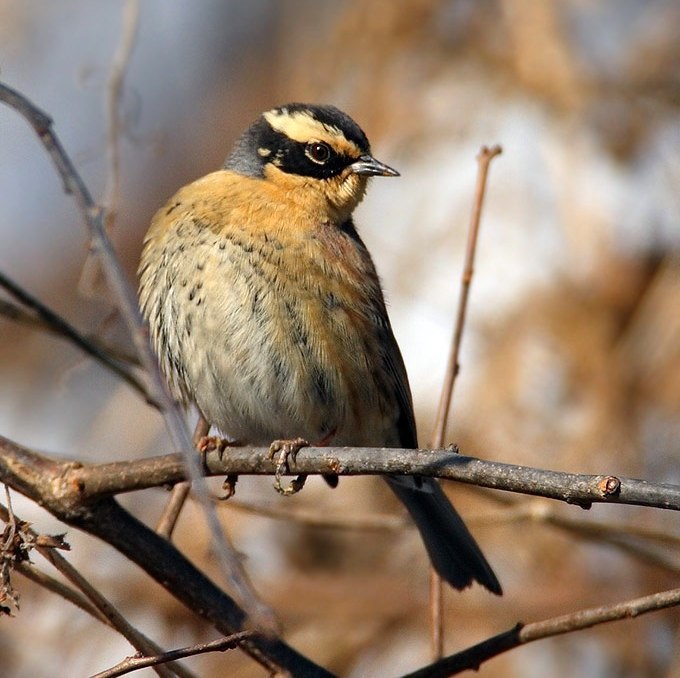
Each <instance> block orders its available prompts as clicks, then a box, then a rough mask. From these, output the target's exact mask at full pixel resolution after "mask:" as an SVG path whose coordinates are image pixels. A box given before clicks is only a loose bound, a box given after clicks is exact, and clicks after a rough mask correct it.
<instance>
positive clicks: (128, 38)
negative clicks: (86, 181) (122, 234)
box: [78, 0, 139, 295]
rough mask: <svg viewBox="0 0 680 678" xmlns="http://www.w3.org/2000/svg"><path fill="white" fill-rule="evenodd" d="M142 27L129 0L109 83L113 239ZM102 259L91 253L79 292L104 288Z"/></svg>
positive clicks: (108, 190) (135, 1)
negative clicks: (127, 90) (126, 107)
mask: <svg viewBox="0 0 680 678" xmlns="http://www.w3.org/2000/svg"><path fill="white" fill-rule="evenodd" d="M138 28H139V0H126V1H125V4H124V5H123V11H122V30H121V34H120V39H119V41H118V47H117V48H116V52H115V54H114V55H113V59H112V61H111V72H110V73H109V78H108V81H107V83H106V102H105V115H106V159H107V172H106V185H105V187H104V197H103V200H102V202H103V204H104V208H105V210H106V212H105V214H104V228H105V229H106V232H107V233H108V234H109V236H111V234H112V233H113V228H114V225H115V222H116V218H117V216H118V209H119V205H120V143H119V141H120V129H121V115H120V109H121V100H122V94H123V86H124V83H125V76H126V74H127V69H128V64H129V62H130V57H131V56H132V52H133V50H134V47H135V44H136V39H137V32H138ZM102 283H103V281H102V270H101V262H100V260H99V257H97V256H95V255H94V253H93V252H90V253H89V254H88V257H87V259H86V260H85V264H84V266H83V271H82V273H81V277H80V282H79V285H78V287H79V289H80V290H81V292H83V293H85V294H87V295H97V294H98V293H99V292H100V288H101V287H102Z"/></svg>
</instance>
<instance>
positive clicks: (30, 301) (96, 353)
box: [0, 271, 156, 405]
mask: <svg viewBox="0 0 680 678" xmlns="http://www.w3.org/2000/svg"><path fill="white" fill-rule="evenodd" d="M0 287H2V288H4V289H5V290H7V292H9V294H11V295H12V296H13V297H14V298H15V299H16V300H17V301H19V302H20V303H21V304H22V305H23V306H25V307H26V308H30V309H31V310H33V311H35V313H36V314H37V315H38V317H39V318H40V319H41V320H42V321H43V322H44V323H45V324H46V325H47V326H48V327H50V328H51V329H52V331H53V332H54V333H55V334H58V335H59V336H62V337H65V338H66V339H68V340H69V341H70V342H71V343H72V344H73V345H74V346H77V347H78V348H79V349H80V350H81V351H83V352H84V353H86V354H87V355H89V356H90V357H92V358H94V359H95V360H97V361H98V362H100V363H101V364H102V365H103V366H104V367H106V368H107V369H109V370H111V371H112V372H113V373H114V374H116V375H117V376H119V377H120V378H121V379H122V380H123V381H125V382H126V383H127V384H129V385H130V386H132V388H133V389H135V390H136V391H137V392H138V393H139V394H141V395H142V396H143V397H144V399H145V400H146V401H147V402H148V403H149V404H151V405H155V404H156V403H154V402H153V400H152V398H151V396H150V395H149V393H148V392H147V390H146V386H145V385H144V384H143V383H142V382H141V381H140V380H139V379H138V378H137V376H136V375H135V374H134V372H133V371H132V370H131V369H130V368H129V367H128V366H127V365H126V364H125V363H123V362H122V361H120V360H117V359H115V358H112V357H111V355H109V353H107V352H106V351H105V350H104V349H102V348H101V347H100V346H98V345H97V344H95V343H93V342H92V341H91V340H89V339H87V338H86V337H85V336H83V335H82V334H81V333H80V332H78V330H76V329H75V328H74V327H73V326H72V325H70V324H69V323H68V322H67V321H66V320H64V319H63V318H62V317H61V316H60V315H58V314H57V313H55V312H54V311H53V310H52V309H50V308H48V307H47V306H46V305H45V304H43V303H42V302H41V301H40V300H39V299H37V298H36V297H34V296H33V295H32V294H30V293H29V292H27V291H26V290H25V289H23V288H22V287H20V286H19V285H17V283H16V282H14V281H13V280H11V279H10V278H9V277H8V276H6V275H5V274H4V273H3V272H2V271H0Z"/></svg>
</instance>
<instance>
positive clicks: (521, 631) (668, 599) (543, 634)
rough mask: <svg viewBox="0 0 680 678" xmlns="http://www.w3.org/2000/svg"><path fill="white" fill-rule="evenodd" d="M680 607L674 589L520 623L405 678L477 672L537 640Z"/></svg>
mask: <svg viewBox="0 0 680 678" xmlns="http://www.w3.org/2000/svg"><path fill="white" fill-rule="evenodd" d="M677 605H680V589H671V590H669V591H662V592H660V593H654V594H652V595H649V596H644V597H643V598H635V599H634V600H628V601H626V602H623V603H615V604H613V605H604V606H602V607H594V608H589V609H586V610H579V611H578V612H573V613H571V614H565V615H561V616H559V617H553V618H552V619H546V620H544V621H540V622H535V623H533V624H527V625H526V626H524V625H522V624H518V625H517V626H515V627H514V628H512V629H510V630H509V631H505V632H504V633H500V634H498V635H497V636H494V637H493V638H489V639H487V640H485V641H483V642H481V643H479V644H478V645H474V646H473V647H470V648H468V649H466V650H463V651H462V652H458V653H457V654H454V655H450V656H449V657H445V658H444V659H441V660H439V661H438V662H435V663H433V664H430V665H429V666H425V667H423V668H421V669H419V670H418V671H414V672H413V673H409V674H407V675H406V676H403V677H402V678H445V677H446V676H453V675H456V674H458V673H462V672H463V671H467V670H470V669H474V670H477V669H478V668H479V666H480V665H481V664H482V663H483V662H485V661H488V660H489V659H491V658H492V657H496V656H498V655H499V654H502V653H503V652H507V651H508V650H511V649H513V648H515V647H518V646H520V645H525V644H526V643H530V642H532V641H534V640H541V639H543V638H550V637H553V636H557V635H561V634H563V633H571V632H573V631H580V630H582V629H587V628H590V627H592V626H596V625H598V624H605V623H607V622H612V621H618V620H621V619H630V618H632V617H637V616H639V615H641V614H646V613H647V612H655V611H657V610H663V609H665V608H668V607H675V606H677Z"/></svg>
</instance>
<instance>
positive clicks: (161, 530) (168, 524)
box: [156, 414, 210, 539]
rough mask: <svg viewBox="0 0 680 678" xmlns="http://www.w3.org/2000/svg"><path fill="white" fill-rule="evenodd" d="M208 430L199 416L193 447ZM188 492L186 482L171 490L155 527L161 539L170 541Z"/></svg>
mask: <svg viewBox="0 0 680 678" xmlns="http://www.w3.org/2000/svg"><path fill="white" fill-rule="evenodd" d="M209 430H210V424H208V422H207V420H206V418H205V417H204V416H203V415H202V414H199V416H198V421H197V422H196V428H195V429H194V438H193V441H194V447H198V443H199V442H200V440H201V438H203V436H207V435H208V431H209ZM189 490H191V485H190V484H189V483H188V482H186V481H185V482H183V483H177V485H175V486H174V487H173V488H172V493H171V494H170V499H169V500H168V503H167V504H166V505H165V509H164V510H163V514H162V515H161V517H160V520H159V521H158V525H156V532H158V534H160V535H161V537H165V538H166V539H170V537H172V533H173V531H174V530H175V525H177V520H178V519H179V514H180V512H181V511H182V507H183V506H184V502H185V501H186V499H187V497H188V496H189Z"/></svg>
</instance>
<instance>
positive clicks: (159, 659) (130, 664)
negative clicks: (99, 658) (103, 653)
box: [92, 631, 253, 678]
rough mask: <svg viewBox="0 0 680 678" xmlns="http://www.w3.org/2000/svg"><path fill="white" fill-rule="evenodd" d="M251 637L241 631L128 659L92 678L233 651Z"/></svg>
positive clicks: (107, 676) (113, 677)
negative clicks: (175, 648) (176, 648)
mask: <svg viewBox="0 0 680 678" xmlns="http://www.w3.org/2000/svg"><path fill="white" fill-rule="evenodd" d="M252 635H253V632H252V631H241V632H240V633H233V634H232V635H230V636H227V637H226V638H218V639H217V640H213V641H211V642H209V643H200V644H198V645H191V646H190V647H183V648H181V649H179V650H170V651H168V652H164V653H163V654H159V655H156V656H154V657H128V658H127V659H124V660H123V661H122V662H120V663H119V664H116V665H115V666H112V667H111V668H110V669H107V670H106V671H102V672H101V673H96V674H95V675H93V676H92V678H116V676H123V675H125V674H126V673H132V671H138V670H139V669H144V668H147V667H148V666H155V665H157V664H163V663H166V662H170V661H176V660H177V659H184V658H186V657H194V656H196V655H197V654H205V653H206V652H225V651H226V650H233V649H234V648H235V647H238V645H239V643H241V642H242V641H243V640H245V639H246V638H250V637H251V636H252Z"/></svg>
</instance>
